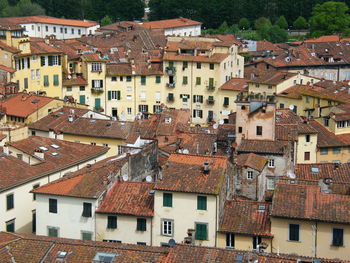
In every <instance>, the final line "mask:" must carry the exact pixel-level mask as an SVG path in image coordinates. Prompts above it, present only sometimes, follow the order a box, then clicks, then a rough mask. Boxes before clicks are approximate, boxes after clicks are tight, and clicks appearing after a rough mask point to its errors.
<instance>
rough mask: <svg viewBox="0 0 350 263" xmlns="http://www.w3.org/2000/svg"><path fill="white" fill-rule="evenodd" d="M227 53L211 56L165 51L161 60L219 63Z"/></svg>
mask: <svg viewBox="0 0 350 263" xmlns="http://www.w3.org/2000/svg"><path fill="white" fill-rule="evenodd" d="M228 56H229V54H226V53H214V54H213V55H212V56H210V57H208V56H193V55H187V54H181V55H177V54H172V53H165V54H164V57H163V60H164V61H191V62H204V63H221V62H222V61H223V60H225V59H226V58H227V57H228Z"/></svg>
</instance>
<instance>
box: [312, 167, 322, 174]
mask: <svg viewBox="0 0 350 263" xmlns="http://www.w3.org/2000/svg"><path fill="white" fill-rule="evenodd" d="M311 172H312V173H315V174H318V173H319V172H320V170H319V169H318V167H311Z"/></svg>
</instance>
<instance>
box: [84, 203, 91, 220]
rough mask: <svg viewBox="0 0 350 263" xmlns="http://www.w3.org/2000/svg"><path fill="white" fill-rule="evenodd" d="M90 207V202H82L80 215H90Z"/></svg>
mask: <svg viewBox="0 0 350 263" xmlns="http://www.w3.org/2000/svg"><path fill="white" fill-rule="evenodd" d="M91 208H92V204H91V203H86V202H84V203H83V214H82V216H83V217H91V216H92V211H91Z"/></svg>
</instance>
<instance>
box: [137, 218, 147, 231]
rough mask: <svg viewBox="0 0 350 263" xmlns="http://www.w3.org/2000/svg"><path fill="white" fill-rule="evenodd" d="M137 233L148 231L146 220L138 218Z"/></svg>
mask: <svg viewBox="0 0 350 263" xmlns="http://www.w3.org/2000/svg"><path fill="white" fill-rule="evenodd" d="M136 230H137V231H146V219H145V218H137V226H136Z"/></svg>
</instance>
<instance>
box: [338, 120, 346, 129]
mask: <svg viewBox="0 0 350 263" xmlns="http://www.w3.org/2000/svg"><path fill="white" fill-rule="evenodd" d="M344 127H346V121H337V128H344Z"/></svg>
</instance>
